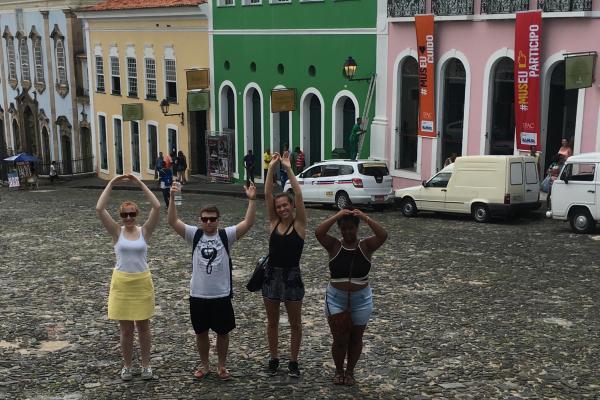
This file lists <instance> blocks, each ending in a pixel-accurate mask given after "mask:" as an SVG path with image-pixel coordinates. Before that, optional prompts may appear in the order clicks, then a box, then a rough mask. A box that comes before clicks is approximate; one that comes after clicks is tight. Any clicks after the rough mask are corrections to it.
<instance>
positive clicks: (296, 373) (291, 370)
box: [288, 361, 300, 378]
mask: <svg viewBox="0 0 600 400" xmlns="http://www.w3.org/2000/svg"><path fill="white" fill-rule="evenodd" d="M288 375H289V376H291V377H292V378H300V368H298V362H297V361H290V362H289V363H288Z"/></svg>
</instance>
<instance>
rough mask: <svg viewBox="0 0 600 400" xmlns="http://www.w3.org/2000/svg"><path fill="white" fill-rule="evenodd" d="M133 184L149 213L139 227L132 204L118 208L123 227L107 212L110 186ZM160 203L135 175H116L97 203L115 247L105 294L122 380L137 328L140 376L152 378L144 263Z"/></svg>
mask: <svg viewBox="0 0 600 400" xmlns="http://www.w3.org/2000/svg"><path fill="white" fill-rule="evenodd" d="M128 181H130V182H133V183H134V184H136V185H137V186H138V187H139V188H140V189H141V190H142V191H143V192H144V194H145V195H146V198H147V199H148V201H149V202H150V205H151V207H152V208H151V210H150V213H149V214H148V219H147V220H146V222H145V223H144V225H142V226H141V227H140V226H139V225H137V223H136V218H137V217H138V215H139V213H140V209H139V207H138V206H137V204H135V203H134V202H132V201H126V202H124V203H122V204H121V205H120V206H119V215H120V217H121V223H122V226H120V225H119V223H117V222H116V221H115V220H114V219H113V218H112V217H111V216H110V214H109V213H108V211H107V210H106V206H107V203H108V200H109V197H110V194H111V192H112V189H113V187H114V186H115V185H116V184H118V183H120V182H128ZM159 211H160V202H159V201H158V199H157V198H156V196H155V195H154V194H153V193H152V192H151V191H150V189H148V187H147V186H146V185H145V184H144V183H143V182H142V181H141V180H139V179H138V178H137V177H135V176H134V175H130V174H127V175H119V176H116V177H115V178H113V179H112V180H111V181H110V182H108V184H107V185H106V188H105V189H104V191H103V192H102V194H101V195H100V198H99V199H98V203H97V204H96V215H97V216H98V218H99V219H100V221H101V222H102V225H103V226H104V228H106V231H107V232H108V233H109V234H110V236H111V237H112V240H113V244H114V251H115V255H116V259H117V262H116V265H115V268H114V269H113V273H112V279H111V283H110V292H109V295H108V318H109V319H111V320H117V321H119V327H120V331H121V335H120V341H121V354H122V357H123V368H122V369H121V379H122V380H124V381H129V380H131V379H132V378H133V374H132V371H131V365H132V359H133V334H134V330H135V329H137V332H138V339H139V344H140V353H141V365H142V370H141V377H142V379H152V378H153V372H152V368H151V367H150V349H151V335H150V318H151V317H152V316H153V315H154V285H153V283H152V274H151V273H150V269H149V268H148V262H147V251H148V245H147V241H148V240H150V238H151V237H152V233H153V232H154V228H155V227H156V224H157V223H158V219H159Z"/></svg>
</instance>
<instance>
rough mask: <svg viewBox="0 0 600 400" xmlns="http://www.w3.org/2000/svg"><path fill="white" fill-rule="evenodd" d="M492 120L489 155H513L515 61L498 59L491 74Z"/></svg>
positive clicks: (489, 130)
mask: <svg viewBox="0 0 600 400" xmlns="http://www.w3.org/2000/svg"><path fill="white" fill-rule="evenodd" d="M491 75H492V76H491V78H492V79H491V82H490V88H491V96H490V100H491V107H490V112H491V118H490V124H489V126H488V135H489V147H488V154H491V155H512V154H514V152H515V108H514V105H515V89H514V83H515V78H514V61H513V59H512V58H510V57H502V58H500V59H498V60H497V61H496V63H495V65H494V68H493V69H492V74H491Z"/></svg>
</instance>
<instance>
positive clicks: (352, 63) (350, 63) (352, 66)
mask: <svg viewBox="0 0 600 400" xmlns="http://www.w3.org/2000/svg"><path fill="white" fill-rule="evenodd" d="M357 69H358V64H357V63H356V60H354V58H352V56H349V57H348V59H347V60H346V62H345V63H344V77H345V78H346V79H348V80H349V81H370V80H371V79H372V78H373V75H371V76H369V77H368V78H355V77H354V74H355V73H356V70H357Z"/></svg>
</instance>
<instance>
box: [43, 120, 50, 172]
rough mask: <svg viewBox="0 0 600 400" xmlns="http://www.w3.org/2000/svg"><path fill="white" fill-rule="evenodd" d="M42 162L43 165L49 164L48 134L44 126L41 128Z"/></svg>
mask: <svg viewBox="0 0 600 400" xmlns="http://www.w3.org/2000/svg"><path fill="white" fill-rule="evenodd" d="M42 160H43V162H44V164H50V163H51V162H52V160H51V159H50V135H49V134H48V128H46V127H45V126H44V127H43V128H42Z"/></svg>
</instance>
